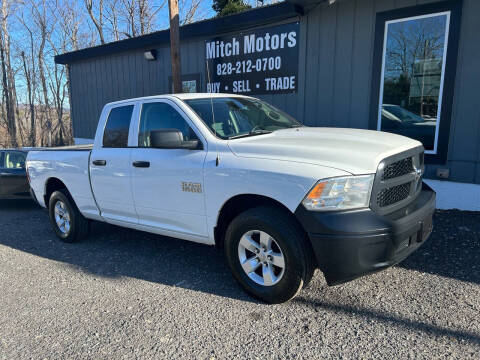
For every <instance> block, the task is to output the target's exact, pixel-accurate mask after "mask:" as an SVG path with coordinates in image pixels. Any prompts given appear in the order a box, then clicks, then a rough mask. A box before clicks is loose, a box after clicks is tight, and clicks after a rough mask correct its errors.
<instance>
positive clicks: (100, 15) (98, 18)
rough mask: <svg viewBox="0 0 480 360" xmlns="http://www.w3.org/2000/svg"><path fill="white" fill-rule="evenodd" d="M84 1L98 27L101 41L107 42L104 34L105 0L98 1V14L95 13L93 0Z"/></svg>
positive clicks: (102, 42)
mask: <svg viewBox="0 0 480 360" xmlns="http://www.w3.org/2000/svg"><path fill="white" fill-rule="evenodd" d="M84 2H85V7H86V8H87V11H88V15H89V16H90V19H91V20H92V22H93V24H94V25H95V27H96V28H97V32H98V36H99V37H100V43H101V44H105V37H104V35H103V0H99V1H98V10H97V12H98V16H96V15H95V14H94V8H93V0H84Z"/></svg>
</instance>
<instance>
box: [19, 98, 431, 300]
mask: <svg viewBox="0 0 480 360" xmlns="http://www.w3.org/2000/svg"><path fill="white" fill-rule="evenodd" d="M27 169H28V173H29V176H30V184H31V188H32V191H33V193H34V195H35V197H36V199H37V200H38V202H39V204H40V205H41V206H44V207H47V208H48V209H49V213H50V219H51V222H52V226H53V229H54V230H55V232H56V234H57V236H58V237H59V238H60V239H61V240H63V241H65V242H74V241H78V240H80V239H81V238H82V237H84V236H86V235H87V233H88V230H89V221H91V220H97V221H104V222H108V223H111V224H115V225H119V226H124V227H128V228H133V229H138V230H143V231H148V232H152V233H157V234H161V235H166V236H172V237H176V238H181V239H185V240H190V241H195V242H199V243H204V244H209V245H216V246H218V247H219V248H222V249H223V251H224V254H225V258H226V262H227V263H228V265H229V267H230V269H231V270H232V273H233V275H234V277H235V278H236V279H237V280H238V282H239V283H240V284H241V285H242V287H243V288H244V289H245V290H246V291H247V292H249V293H250V294H252V295H253V296H255V297H257V298H260V299H262V300H264V301H266V302H270V303H278V302H284V301H287V300H289V299H291V298H293V297H294V296H295V295H296V294H297V293H298V292H299V291H300V290H301V289H302V287H304V286H306V285H307V284H308V283H309V281H310V280H311V278H312V276H313V273H314V270H315V269H316V268H319V269H320V270H321V271H322V272H323V274H324V275H325V278H326V281H327V283H328V284H329V285H334V284H338V283H342V282H345V281H349V280H352V279H354V278H357V277H359V276H361V275H364V274H368V273H370V272H374V271H378V270H381V269H384V268H386V267H388V266H391V265H393V264H396V263H398V262H399V261H401V260H403V259H404V258H405V257H407V256H408V255H409V254H410V253H412V252H413V251H414V250H416V249H417V248H418V247H419V246H420V245H421V244H422V243H423V242H424V241H425V239H426V238H427V237H428V236H429V234H430V232H431V230H432V214H433V212H434V209H435V193H434V192H433V191H432V190H431V189H430V188H429V187H428V186H427V185H425V184H423V182H422V174H423V171H424V162H423V147H422V145H421V144H420V143H419V142H418V141H415V140H412V139H409V138H406V137H402V136H398V135H395V134H389V133H382V132H376V131H368V130H358V129H338V128H311V127H305V126H303V125H301V124H300V123H299V122H297V121H296V120H295V119H293V118H291V117H290V116H288V115H287V114H285V113H283V112H281V111H280V110H278V109H275V108H274V107H272V106H271V105H269V104H267V103H265V102H263V101H260V100H258V99H255V98H251V97H246V96H238V95H229V94H215V95H211V94H178V95H165V96H154V97H145V98H138V99H130V100H125V101H119V102H115V103H110V104H107V105H105V107H104V109H103V111H102V113H101V116H100V120H99V123H98V128H97V132H96V136H95V140H94V143H93V145H92V146H77V147H67V148H57V149H52V150H43V151H32V152H30V153H29V155H28V158H27Z"/></svg>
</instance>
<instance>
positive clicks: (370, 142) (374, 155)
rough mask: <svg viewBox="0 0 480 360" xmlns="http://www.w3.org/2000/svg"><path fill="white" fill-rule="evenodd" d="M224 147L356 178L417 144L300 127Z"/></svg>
mask: <svg viewBox="0 0 480 360" xmlns="http://www.w3.org/2000/svg"><path fill="white" fill-rule="evenodd" d="M228 146H229V147H230V149H231V150H232V152H233V153H234V154H235V155H237V156H240V157H247V158H248V157H250V158H262V159H272V160H284V161H294V162H300V163H308V164H314V165H320V166H327V167H331V168H336V169H339V170H343V171H346V172H349V173H351V174H354V175H359V174H369V173H375V172H376V171H377V167H378V164H379V163H380V161H381V160H383V159H384V158H386V157H388V156H391V155H393V154H397V153H400V152H403V151H406V150H409V149H411V148H414V147H417V146H421V143H420V142H418V141H416V140H412V139H410V138H407V137H404V136H400V135H395V134H391V133H386V132H380V131H373V130H360V129H344V128H313V127H301V128H292V129H284V130H277V131H274V132H273V133H271V134H264V135H256V136H251V137H245V138H239V139H234V140H230V141H229V142H228Z"/></svg>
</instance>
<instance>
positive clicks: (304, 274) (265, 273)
mask: <svg viewBox="0 0 480 360" xmlns="http://www.w3.org/2000/svg"><path fill="white" fill-rule="evenodd" d="M272 239H273V241H272ZM250 240H253V241H254V242H255V243H252V242H251V241H250ZM265 243H270V244H271V245H270V246H271V247H270V248H268V247H267V251H265V250H264V249H259V246H260V247H262V244H265ZM257 245H259V246H257ZM224 251H225V257H226V259H227V263H228V265H229V267H230V269H231V270H232V273H233V275H234V277H235V279H236V280H237V281H238V282H239V283H240V285H241V286H242V287H243V288H244V289H245V290H246V291H247V292H248V293H249V294H250V295H252V296H253V297H255V298H257V299H260V300H263V301H265V302H267V303H271V304H276V303H282V302H286V301H289V300H291V299H293V298H294V297H295V296H296V295H297V294H298V292H299V291H300V290H301V289H302V288H303V287H304V286H306V285H307V284H308V283H309V282H310V280H311V279H312V276H313V273H314V271H315V260H314V257H313V251H312V250H311V246H310V243H309V242H308V239H307V238H306V235H305V233H304V232H303V230H302V229H301V228H300V227H299V226H298V225H297V223H296V222H295V221H294V219H292V215H291V214H289V213H287V212H286V211H283V210H281V209H277V208H275V207H267V206H262V207H257V208H253V209H250V210H247V211H245V212H243V213H241V214H240V215H238V216H237V217H236V218H235V219H233V221H232V222H231V223H230V224H229V226H228V228H227V231H226V234H225V247H224ZM262 251H263V252H262ZM268 254H272V256H270V259H268ZM280 255H282V257H283V263H282V257H280ZM265 257H267V259H265ZM259 260H260V261H259ZM259 262H260V265H259V264H258V263H259ZM242 263H243V265H242ZM249 264H250V266H249ZM282 264H283V268H282V266H281V265H282ZM277 265H278V266H277ZM244 267H245V268H246V270H244ZM252 269H255V270H254V271H251V270H252ZM247 272H249V274H247ZM272 274H273V276H272ZM262 281H263V283H262Z"/></svg>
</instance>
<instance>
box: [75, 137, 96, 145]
mask: <svg viewBox="0 0 480 360" xmlns="http://www.w3.org/2000/svg"><path fill="white" fill-rule="evenodd" d="M73 141H74V142H75V145H90V144H93V139H86V138H73Z"/></svg>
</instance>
